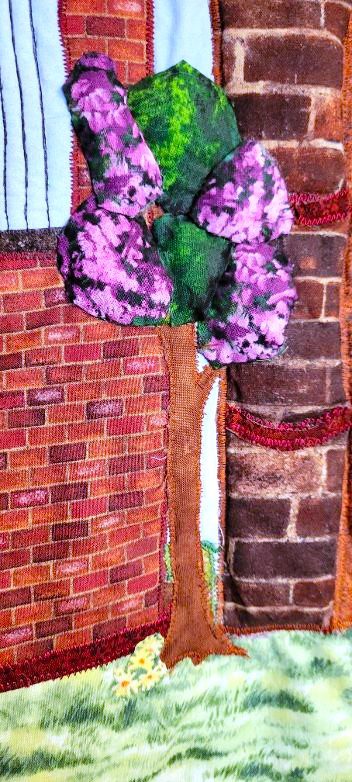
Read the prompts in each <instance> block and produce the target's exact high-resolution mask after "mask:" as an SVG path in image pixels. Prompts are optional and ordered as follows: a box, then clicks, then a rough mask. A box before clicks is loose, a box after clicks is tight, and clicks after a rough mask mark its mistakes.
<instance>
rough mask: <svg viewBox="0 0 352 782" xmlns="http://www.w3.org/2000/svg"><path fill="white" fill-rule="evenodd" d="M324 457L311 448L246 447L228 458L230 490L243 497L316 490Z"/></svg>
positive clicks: (319, 482) (320, 479) (320, 477)
mask: <svg viewBox="0 0 352 782" xmlns="http://www.w3.org/2000/svg"><path fill="white" fill-rule="evenodd" d="M323 466H324V457H323V455H322V454H321V453H319V452H314V451H313V450H311V449H306V450H302V451H292V452H287V453H285V452H281V451H272V450H269V449H267V450H266V451H265V453H264V452H263V451H259V452H258V451H255V450H252V449H248V451H242V452H239V453H237V454H236V456H235V457H230V458H229V459H228V473H229V477H228V486H229V490H230V492H236V494H237V495H243V496H245V497H251V496H255V495H256V494H257V496H259V497H263V496H264V495H266V496H272V497H277V495H278V494H279V495H280V494H285V493H286V492H287V491H289V492H290V494H299V493H300V492H302V493H306V492H308V487H307V475H309V492H313V491H319V488H320V486H321V481H322V477H323Z"/></svg>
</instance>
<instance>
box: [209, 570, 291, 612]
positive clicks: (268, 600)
mask: <svg viewBox="0 0 352 782" xmlns="http://www.w3.org/2000/svg"><path fill="white" fill-rule="evenodd" d="M224 598H225V601H226V602H230V603H236V604H237V605H242V606H275V605H287V604H288V603H289V602H290V585H289V584H288V583H286V584H285V583H282V582H281V581H278V582H275V581H261V582H260V583H255V582H254V581H252V582H251V581H249V582H248V581H241V580H240V579H232V578H231V576H227V577H226V578H225V580H224Z"/></svg>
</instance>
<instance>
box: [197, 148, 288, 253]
mask: <svg viewBox="0 0 352 782" xmlns="http://www.w3.org/2000/svg"><path fill="white" fill-rule="evenodd" d="M192 217H193V219H194V220H195V222H196V223H197V224H198V225H199V226H200V227H201V228H205V230H206V231H209V232H210V233H214V234H216V235H217V236H223V237H224V238H225V239H229V240H230V241H231V242H234V243H235V244H239V243H240V242H256V241H268V240H273V239H277V238H278V237H279V236H281V235H283V234H288V233H289V232H290V230H291V228H292V224H293V214H292V211H291V208H290V205H289V200H288V193H287V190H286V186H285V182H284V180H283V178H282V176H281V174H280V171H279V169H278V166H277V163H276V162H275V161H274V159H273V158H272V157H271V155H269V153H268V152H267V150H266V149H265V148H264V147H263V146H262V145H261V144H258V142H256V141H253V140H250V141H246V142H245V143H243V144H240V145H239V146H238V147H237V148H236V149H235V150H234V152H231V154H230V155H227V157H225V158H224V160H222V161H221V163H219V165H217V166H216V168H215V169H214V170H213V171H212V172H211V174H210V175H209V176H208V178H207V179H206V180H205V182H204V184H203V187H202V189H201V192H200V194H199V196H198V198H197V199H196V201H195V204H194V207H193V210H192Z"/></svg>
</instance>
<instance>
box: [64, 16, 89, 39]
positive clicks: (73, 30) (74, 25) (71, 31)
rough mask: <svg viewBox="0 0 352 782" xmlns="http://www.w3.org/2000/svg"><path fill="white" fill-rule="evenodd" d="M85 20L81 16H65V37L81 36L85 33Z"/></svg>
mask: <svg viewBox="0 0 352 782" xmlns="http://www.w3.org/2000/svg"><path fill="white" fill-rule="evenodd" d="M85 22H86V20H85V18H84V17H83V16H73V15H71V14H67V15H66V19H65V24H66V30H67V35H68V36H70V35H83V34H84V33H85V31H86V25H85Z"/></svg>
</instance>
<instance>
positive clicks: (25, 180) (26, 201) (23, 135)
mask: <svg viewBox="0 0 352 782" xmlns="http://www.w3.org/2000/svg"><path fill="white" fill-rule="evenodd" d="M8 2H9V14H10V23H11V38H12V47H13V53H14V57H15V67H16V74H17V81H18V89H19V93H20V103H21V125H22V146H23V155H24V186H25V202H24V219H25V221H26V227H27V229H28V157H27V144H26V129H25V126H24V104H23V91H22V84H21V77H20V71H19V67H18V60H17V53H16V44H15V31H14V26H13V17H12V0H8Z"/></svg>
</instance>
